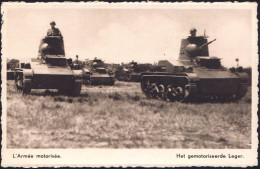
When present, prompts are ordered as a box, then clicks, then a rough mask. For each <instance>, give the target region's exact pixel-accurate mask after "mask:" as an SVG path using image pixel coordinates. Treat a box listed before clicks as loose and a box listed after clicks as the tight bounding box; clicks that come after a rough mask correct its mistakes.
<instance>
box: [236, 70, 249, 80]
mask: <svg viewBox="0 0 260 169" xmlns="http://www.w3.org/2000/svg"><path fill="white" fill-rule="evenodd" d="M235 74H236V75H237V76H239V78H240V80H241V81H242V82H247V81H248V79H249V76H248V74H247V73H245V72H241V73H238V72H236V73H235Z"/></svg>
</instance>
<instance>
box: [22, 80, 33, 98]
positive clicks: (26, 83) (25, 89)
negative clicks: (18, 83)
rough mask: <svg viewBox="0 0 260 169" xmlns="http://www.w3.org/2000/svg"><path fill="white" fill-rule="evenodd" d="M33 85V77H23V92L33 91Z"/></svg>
mask: <svg viewBox="0 0 260 169" xmlns="http://www.w3.org/2000/svg"><path fill="white" fill-rule="evenodd" d="M31 85H32V80H31V79H26V78H24V79H23V94H30V93H31V88H32V87H31Z"/></svg>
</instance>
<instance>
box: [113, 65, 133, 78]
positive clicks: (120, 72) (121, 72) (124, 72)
mask: <svg viewBox="0 0 260 169" xmlns="http://www.w3.org/2000/svg"><path fill="white" fill-rule="evenodd" d="M115 78H116V79H117V80H119V81H130V71H129V70H128V69H127V68H126V67H124V66H119V67H117V68H116V70H115Z"/></svg>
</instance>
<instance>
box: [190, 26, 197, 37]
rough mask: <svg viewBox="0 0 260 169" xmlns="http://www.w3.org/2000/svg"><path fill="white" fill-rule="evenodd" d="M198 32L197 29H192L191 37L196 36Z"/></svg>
mask: <svg viewBox="0 0 260 169" xmlns="http://www.w3.org/2000/svg"><path fill="white" fill-rule="evenodd" d="M196 32H197V29H196V28H191V29H190V34H191V36H196Z"/></svg>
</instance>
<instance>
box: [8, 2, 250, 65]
mask: <svg viewBox="0 0 260 169" xmlns="http://www.w3.org/2000/svg"><path fill="white" fill-rule="evenodd" d="M3 15H4V17H5V19H4V23H3V26H4V27H5V30H4V33H3V37H5V39H6V41H5V43H4V46H5V47H6V53H5V54H6V57H7V58H8V59H13V58H14V59H19V60H21V61H27V60H29V59H30V58H35V57H37V54H38V53H37V51H38V47H39V43H40V40H41V38H42V37H44V36H46V33H47V30H48V29H49V28H50V21H52V20H54V21H55V22H56V27H57V28H59V29H60V31H61V33H62V35H63V37H64V45H65V53H66V57H67V58H73V59H75V58H76V57H75V56H76V55H79V59H80V60H85V59H93V58H94V57H97V58H100V59H103V60H104V61H105V62H107V63H122V62H124V63H128V62H131V61H132V60H134V61H137V62H139V63H158V61H159V60H170V61H171V60H175V59H178V55H179V48H180V42H181V39H182V38H185V37H187V36H189V30H190V28H193V27H194V28H196V29H197V35H203V33H204V30H206V34H207V35H208V36H209V40H213V39H215V38H216V39H217V40H216V41H215V42H214V43H212V44H210V47H209V54H210V56H217V57H220V58H222V60H221V62H222V64H223V65H224V66H227V67H231V66H235V65H236V62H235V59H236V58H239V64H240V65H241V66H245V67H247V66H250V65H251V57H252V51H251V49H252V41H251V39H252V13H251V10H249V9H212V8H211V9H205V8H203V9H196V8H194V9H180V8H174V7H170V8H138V7H137V8H123V9H122V8H84V7H81V8H78V7H76V6H75V7H74V6H71V7H66V8H63V7H62V6H61V7H59V6H55V7H53V6H44V5H41V6H38V7H37V8H36V7H30V8H27V7H24V6H22V5H21V6H16V7H13V8H8V9H7V10H4V13H3Z"/></svg>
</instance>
